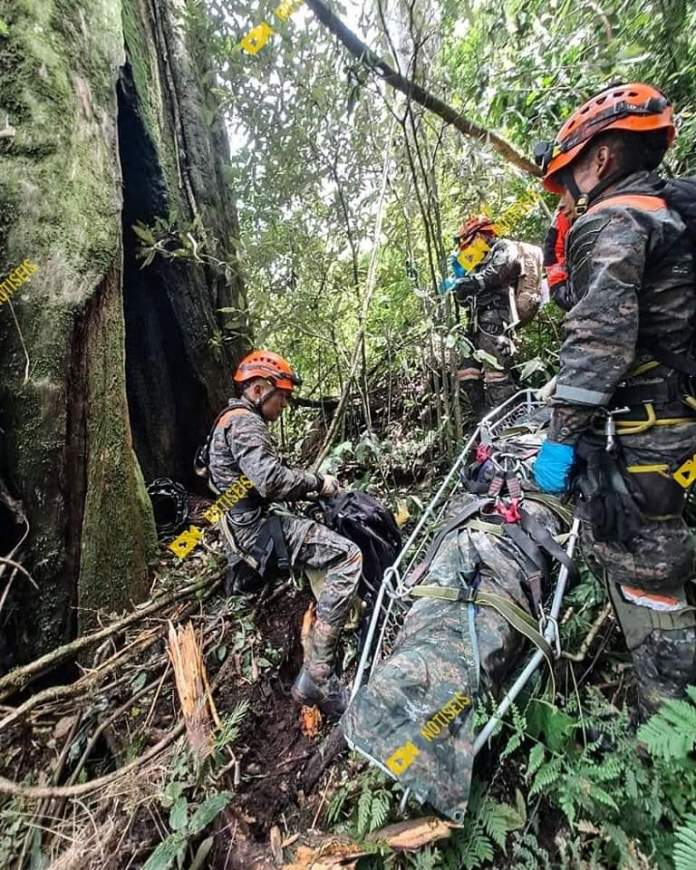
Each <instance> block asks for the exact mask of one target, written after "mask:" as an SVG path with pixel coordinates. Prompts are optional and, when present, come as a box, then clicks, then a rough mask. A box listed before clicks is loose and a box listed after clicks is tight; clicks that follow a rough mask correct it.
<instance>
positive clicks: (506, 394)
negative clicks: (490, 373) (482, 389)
mask: <svg viewBox="0 0 696 870" xmlns="http://www.w3.org/2000/svg"><path fill="white" fill-rule="evenodd" d="M518 390H519V387H517V386H516V384H514V383H513V381H512V380H511V379H510V378H506V379H505V380H504V381H495V382H494V383H492V384H486V412H488V411H492V410H493V408H497V407H498V406H499V405H502V404H503V402H505V401H507V400H508V399H509V398H510V397H511V396H514V395H515V393H516V392H517V391H518Z"/></svg>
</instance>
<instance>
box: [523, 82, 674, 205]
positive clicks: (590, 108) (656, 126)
mask: <svg viewBox="0 0 696 870" xmlns="http://www.w3.org/2000/svg"><path fill="white" fill-rule="evenodd" d="M607 130H629V131H633V132H636V133H647V132H650V131H652V130H666V131H667V144H668V145H671V144H672V142H673V140H674V137H675V135H676V132H677V131H676V128H675V126H674V117H673V114H672V107H671V105H670V102H669V100H668V99H667V98H666V97H665V96H664V94H662V93H661V92H660V91H659V90H658V89H657V88H654V87H653V86H652V85H645V84H641V83H640V82H634V83H633V84H628V85H615V86H612V87H609V88H605V89H604V90H603V91H601V92H600V93H599V94H597V95H596V96H594V97H592V99H591V100H588V101H587V102H586V103H585V104H584V105H582V106H581V107H580V108H579V109H576V110H575V112H573V114H572V115H571V116H570V118H568V120H567V121H566V122H565V123H564V124H563V126H562V127H561V129H560V132H559V133H558V136H557V137H556V141H555V142H540V143H539V144H538V145H537V146H536V148H535V149H534V159H535V160H536V162H537V164H538V165H539V166H540V167H541V170H542V172H543V173H544V187H545V188H546V189H547V190H550V191H551V192H552V193H558V194H561V193H563V190H564V185H563V184H561V183H560V181H559V179H558V177H557V175H558V172H560V170H561V169H564V168H565V167H566V166H569V165H570V164H571V163H572V162H573V161H574V160H575V159H576V158H577V157H578V156H579V155H580V154H581V153H582V152H583V151H584V150H585V148H586V147H587V146H588V145H589V144H590V142H591V141H592V140H593V139H594V138H595V137H596V136H598V135H599V134H600V133H604V132H606V131H607Z"/></svg>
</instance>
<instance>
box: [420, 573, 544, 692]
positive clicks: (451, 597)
mask: <svg viewBox="0 0 696 870" xmlns="http://www.w3.org/2000/svg"><path fill="white" fill-rule="evenodd" d="M409 594H410V595H412V596H413V597H414V598H436V599H439V600H440V601H451V602H452V603H453V604H454V603H458V602H462V603H467V602H470V603H473V604H482V605H484V606H485V607H492V608H493V610H495V611H496V612H497V613H499V614H500V615H501V616H502V617H503V619H506V620H507V621H508V622H509V623H510V625H511V626H512V627H513V628H514V629H516V630H517V631H519V633H520V634H523V635H524V636H525V637H526V638H527V640H529V641H531V642H532V643H533V644H534V645H535V646H536V647H537V648H538V649H539V650H541V652H542V653H543V655H544V658H545V659H546V663H547V665H548V666H549V673H550V674H551V682H552V684H553V686H552V688H553V696H552V697H555V694H556V681H555V679H554V675H553V650H552V649H551V647H550V646H549V644H548V642H547V640H546V638H545V637H544V636H543V635H542V634H541V633H540V632H539V630H538V629H537V625H536V623H535V622H534V620H533V619H532V617H531V616H530V615H529V614H528V613H527V612H526V610H523V609H522V608H521V607H518V605H517V604H513V603H512V602H511V601H509V600H508V599H507V598H503V596H502V595H496V594H495V593H494V592H480V591H478V592H475V593H474V594H473V596H472V597H471V599H469V597H468V596H467V592H466V590H464V589H453V588H452V587H448V586H414V587H413V588H412V589H411V590H410V591H409Z"/></svg>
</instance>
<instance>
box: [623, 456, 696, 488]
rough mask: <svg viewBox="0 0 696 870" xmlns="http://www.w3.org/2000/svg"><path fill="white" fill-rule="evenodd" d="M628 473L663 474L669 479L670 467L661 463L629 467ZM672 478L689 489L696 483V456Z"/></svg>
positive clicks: (680, 467) (686, 462)
mask: <svg viewBox="0 0 696 870" xmlns="http://www.w3.org/2000/svg"><path fill="white" fill-rule="evenodd" d="M626 471H629V472H630V473H631V474H651V473H652V474H661V475H663V477H669V476H670V471H669V465H667V464H665V463H659V464H656V465H627V466H626ZM671 477H673V478H674V480H675V481H676V482H677V483H678V484H679V486H682V487H683V488H684V489H688V488H689V487H690V486H693V484H694V483H696V454H694V455H693V456H690V457H689V458H688V459H687V460H686V461H685V462H682V464H681V465H680V466H679V468H678V469H677V470H676V471H675V472H673V473H672V474H671Z"/></svg>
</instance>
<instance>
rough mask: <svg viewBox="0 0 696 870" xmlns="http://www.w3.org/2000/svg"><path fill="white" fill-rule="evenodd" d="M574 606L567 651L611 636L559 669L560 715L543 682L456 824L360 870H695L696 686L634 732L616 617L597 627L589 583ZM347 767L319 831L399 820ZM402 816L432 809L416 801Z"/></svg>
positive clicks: (386, 784) (387, 791) (384, 784)
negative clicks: (591, 636) (590, 638)
mask: <svg viewBox="0 0 696 870" xmlns="http://www.w3.org/2000/svg"><path fill="white" fill-rule="evenodd" d="M566 602H567V609H566V612H565V615H564V625H563V636H564V648H566V649H572V648H573V645H574V644H575V645H576V646H577V642H579V641H580V640H581V639H582V638H584V637H586V635H587V632H588V630H589V629H590V627H591V625H592V623H593V622H594V621H595V620H601V626H602V628H605V630H604V632H603V633H602V632H601V631H600V632H598V633H597V635H596V638H595V642H594V644H593V645H592V646H591V647H588V648H587V649H585V650H584V653H583V655H582V657H581V659H580V660H579V661H572V660H569V659H565V660H562V662H561V663H560V664H559V666H558V673H557V683H558V685H559V687H563V686H565V689H564V691H561V692H559V695H558V696H557V698H556V702H557V703H556V704H551V703H549V701H547V700H545V699H544V698H542V697H541V691H540V689H541V680H539V684H538V685H537V687H536V691H534V692H532V693H531V694H530V695H529V696H528V697H527V698H525V699H524V700H522V701H521V702H520V704H519V706H515V707H513V708H512V712H511V714H510V715H508V717H507V719H506V722H505V724H504V725H503V726H502V728H501V729H499V733H498V735H497V737H496V739H495V740H494V741H493V743H492V750H491V751H490V752H489V753H488V754H487V755H484V754H482V756H483V757H481V758H479V759H478V760H477V775H478V778H477V779H475V781H474V785H473V787H472V791H471V797H470V801H469V809H468V813H467V816H466V819H465V821H464V824H463V825H462V827H461V828H460V829H455V830H453V831H452V833H451V835H450V837H449V838H448V839H446V840H440V841H439V842H437V843H433V844H429V845H428V846H426V847H424V848H422V849H420V850H418V851H417V852H415V853H411V854H396V853H394V852H391V851H390V850H384V849H383V850H382V853H381V854H372V855H370V856H369V857H365V858H362V859H361V862H360V864H359V866H360V868H374V870H378V868H417V870H430V868H446V870H475V868H486V867H496V868H503V867H505V868H515V870H529V868H544V870H547V868H548V870H551V868H554V870H556V868H560V870H578V868H582V870H584V868H587V870H590V868H665V870H667V868H674V870H693V868H694V867H696V810H695V807H696V752H695V750H696V687H691V688H690V689H689V693H688V697H687V698H685V699H684V700H674V701H669V702H668V703H666V704H665V705H664V706H663V707H662V709H661V710H660V712H659V713H657V714H656V715H654V716H652V717H651V718H650V719H649V720H648V721H647V722H646V723H645V724H643V725H641V726H640V727H639V728H638V729H637V730H636V727H635V725H634V724H633V720H634V718H635V717H634V715H633V714H632V711H633V709H634V707H635V691H634V689H633V687H632V686H631V685H630V683H629V684H628V685H627V681H626V675H627V674H628V675H630V673H631V671H630V665H628V663H627V661H626V655H625V652H623V651H622V641H621V638H620V637H619V636H618V632H615V631H614V630H613V629H614V624H613V621H612V619H611V616H609V615H607V614H604V618H603V619H602V614H603V611H602V606H603V604H604V598H603V593H602V591H601V588H600V587H599V584H598V583H597V582H596V581H595V580H594V579H593V578H592V577H591V576H585V577H584V579H583V582H581V583H580V584H579V585H578V586H577V587H576V588H575V589H574V590H573V591H572V592H571V593H570V594H569V596H568V597H567V599H566ZM598 614H599V617H598ZM612 638H614V640H615V647H616V648H613V647H612V645H611V644H610V643H609V641H610V640H611V639H612ZM579 658H580V657H579ZM491 709H492V702H491V701H490V699H488V702H487V703H481V705H480V709H479V711H478V713H477V715H478V718H479V720H480V722H483V721H485V720H486V718H487V715H488V714H490V712H491ZM352 764H353V770H352V771H351V770H350V769H348V770H346V772H345V773H344V778H343V780H342V781H339V784H338V788H337V790H336V791H335V793H334V795H333V797H332V799H331V801H330V803H329V806H328V809H327V812H326V815H325V817H324V819H323V822H324V824H326V825H332V826H333V827H334V830H336V831H337V832H344V833H348V834H350V835H351V836H352V837H353V838H354V839H355V840H356V841H358V842H361V841H363V842H364V838H365V837H366V835H368V834H370V833H371V832H374V831H375V830H377V829H379V828H382V827H383V826H384V825H385V824H386V823H388V822H392V821H395V820H396V819H398V818H399V817H400V816H399V802H400V800H401V797H402V794H401V790H400V788H399V787H398V786H397V785H396V784H394V783H392V781H391V780H390V779H388V778H387V777H386V776H384V775H383V774H382V773H380V772H379V771H377V770H374V769H370V768H366V766H365V762H363V761H361V760H359V759H358V757H357V756H355V757H353V759H352ZM356 769H357V770H359V771H361V772H359V773H358V774H357V775H355V770H356ZM407 813H408V814H409V815H413V816H418V815H423V814H425V813H427V807H425V808H422V807H417V806H416V805H415V804H409V805H408V807H407ZM371 851H373V852H374V848H372V850H371Z"/></svg>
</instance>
